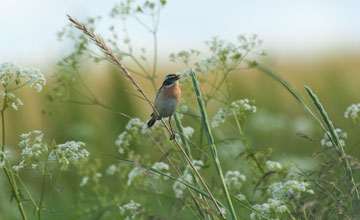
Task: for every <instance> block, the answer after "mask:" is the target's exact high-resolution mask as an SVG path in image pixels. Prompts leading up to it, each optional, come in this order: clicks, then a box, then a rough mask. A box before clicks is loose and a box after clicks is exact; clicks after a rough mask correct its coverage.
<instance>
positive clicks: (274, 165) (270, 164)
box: [266, 160, 283, 172]
mask: <svg viewBox="0 0 360 220" xmlns="http://www.w3.org/2000/svg"><path fill="white" fill-rule="evenodd" d="M266 169H267V170H268V171H274V172H280V171H282V169H283V167H282V166H281V163H279V162H275V161H271V160H268V161H266Z"/></svg>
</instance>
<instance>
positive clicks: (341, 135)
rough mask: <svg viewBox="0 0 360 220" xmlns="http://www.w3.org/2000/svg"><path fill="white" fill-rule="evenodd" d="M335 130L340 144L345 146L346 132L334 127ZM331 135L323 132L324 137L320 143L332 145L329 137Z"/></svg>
mask: <svg viewBox="0 0 360 220" xmlns="http://www.w3.org/2000/svg"><path fill="white" fill-rule="evenodd" d="M335 132H336V133H337V135H338V137H339V142H340V144H341V145H342V146H343V147H344V146H345V139H346V138H347V133H346V132H344V131H342V130H341V129H340V128H336V129H335ZM329 136H331V134H330V132H328V131H327V132H325V134H324V138H323V139H322V140H321V145H322V146H324V147H332V146H333V144H332V142H331V140H330V138H329Z"/></svg>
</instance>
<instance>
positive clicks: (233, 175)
mask: <svg viewBox="0 0 360 220" xmlns="http://www.w3.org/2000/svg"><path fill="white" fill-rule="evenodd" d="M245 181H246V177H245V176H244V175H242V174H240V172H239V171H237V170H235V171H231V170H229V171H228V172H226V174H225V183H226V185H228V186H229V187H231V188H234V189H239V188H241V185H242V183H243V182H245Z"/></svg>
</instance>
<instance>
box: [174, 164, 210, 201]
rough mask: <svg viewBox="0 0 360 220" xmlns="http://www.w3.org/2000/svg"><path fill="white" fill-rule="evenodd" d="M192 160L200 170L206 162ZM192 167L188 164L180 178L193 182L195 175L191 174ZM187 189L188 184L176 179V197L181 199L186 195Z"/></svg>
mask: <svg viewBox="0 0 360 220" xmlns="http://www.w3.org/2000/svg"><path fill="white" fill-rule="evenodd" d="M192 162H193V164H194V166H195V168H196V170H197V171H199V170H200V169H201V168H202V167H203V166H204V162H202V161H201V160H193V161H192ZM191 169H192V168H191V167H190V166H189V165H187V166H186V168H185V170H184V174H183V176H182V178H180V179H179V180H181V181H183V180H185V182H187V183H190V184H192V183H193V176H192V174H191V172H192V171H191ZM185 189H186V186H185V185H184V184H182V183H180V182H178V181H175V183H174V184H173V190H174V193H175V197H176V198H179V199H181V198H182V197H183V195H184V190H185Z"/></svg>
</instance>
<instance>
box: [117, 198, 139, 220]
mask: <svg viewBox="0 0 360 220" xmlns="http://www.w3.org/2000/svg"><path fill="white" fill-rule="evenodd" d="M140 208H141V204H139V203H136V202H134V201H133V200H131V201H130V202H129V203H127V204H125V205H123V206H119V211H120V215H122V216H123V215H125V214H127V216H126V218H125V219H126V220H127V219H129V220H130V219H135V217H136V215H137V214H138V212H139V209H140Z"/></svg>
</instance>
